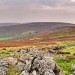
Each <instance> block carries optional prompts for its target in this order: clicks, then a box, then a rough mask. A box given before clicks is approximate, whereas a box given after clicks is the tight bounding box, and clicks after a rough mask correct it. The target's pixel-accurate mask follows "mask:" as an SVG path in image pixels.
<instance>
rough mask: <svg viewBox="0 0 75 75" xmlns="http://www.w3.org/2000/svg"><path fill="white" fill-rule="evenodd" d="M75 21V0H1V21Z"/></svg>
mask: <svg viewBox="0 0 75 75" xmlns="http://www.w3.org/2000/svg"><path fill="white" fill-rule="evenodd" d="M5 22H16V23H24V22H25V23H26V22H68V23H75V0H0V23H5Z"/></svg>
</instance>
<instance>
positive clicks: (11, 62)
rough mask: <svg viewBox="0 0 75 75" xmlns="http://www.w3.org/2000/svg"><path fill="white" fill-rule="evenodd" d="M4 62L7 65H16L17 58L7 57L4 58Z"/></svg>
mask: <svg viewBox="0 0 75 75" xmlns="http://www.w3.org/2000/svg"><path fill="white" fill-rule="evenodd" d="M6 61H7V62H8V63H9V64H12V65H16V64H17V62H18V61H17V58H13V57H7V58H6Z"/></svg>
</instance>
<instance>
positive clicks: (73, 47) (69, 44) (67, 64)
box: [54, 41, 75, 75]
mask: <svg viewBox="0 0 75 75" xmlns="http://www.w3.org/2000/svg"><path fill="white" fill-rule="evenodd" d="M57 45H58V46H66V48H64V49H63V50H61V52H70V54H69V55H66V54H64V55H63V58H61V59H58V58H57V57H60V55H61V54H59V55H57V54H55V58H54V59H55V61H56V63H57V64H58V65H59V66H60V67H61V68H62V70H64V73H65V75H69V74H73V73H74V71H72V70H71V65H72V64H75V56H74V55H73V54H75V41H64V42H57Z"/></svg>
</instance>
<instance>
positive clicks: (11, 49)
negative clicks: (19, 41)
mask: <svg viewBox="0 0 75 75" xmlns="http://www.w3.org/2000/svg"><path fill="white" fill-rule="evenodd" d="M21 48H26V46H23V47H4V48H0V54H1V55H2V58H5V57H7V56H9V55H10V54H11V53H12V52H14V51H16V50H18V49H21ZM15 57H19V55H15Z"/></svg>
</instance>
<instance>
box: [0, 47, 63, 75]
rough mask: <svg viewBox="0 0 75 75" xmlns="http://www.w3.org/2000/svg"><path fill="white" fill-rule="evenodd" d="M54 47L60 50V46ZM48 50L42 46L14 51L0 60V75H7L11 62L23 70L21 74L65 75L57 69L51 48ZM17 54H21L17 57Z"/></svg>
mask: <svg viewBox="0 0 75 75" xmlns="http://www.w3.org/2000/svg"><path fill="white" fill-rule="evenodd" d="M53 49H54V50H57V49H58V50H59V49H60V48H58V47H55V48H53ZM46 51H47V52H46ZM46 51H45V50H43V49H42V48H41V49H39V48H26V49H19V50H17V51H15V52H12V53H11V54H10V56H9V57H7V58H5V61H0V75H6V73H7V71H8V68H9V64H12V65H14V66H15V67H16V68H17V69H19V70H21V73H20V75H64V74H63V72H61V71H58V70H57V69H56V67H57V65H56V63H55V61H54V60H53V55H51V53H50V52H49V50H46ZM16 54H20V57H18V58H16V57H15V55H16Z"/></svg>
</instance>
